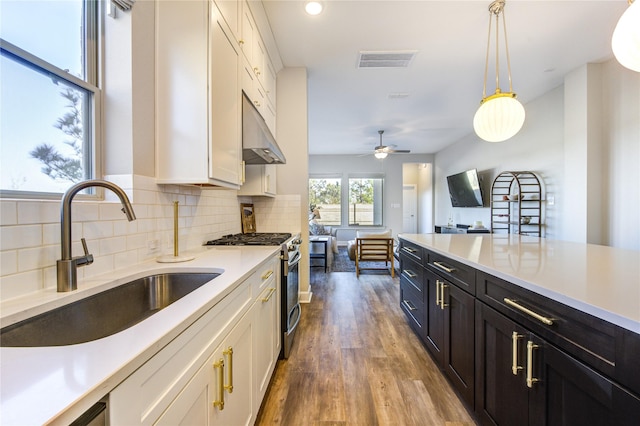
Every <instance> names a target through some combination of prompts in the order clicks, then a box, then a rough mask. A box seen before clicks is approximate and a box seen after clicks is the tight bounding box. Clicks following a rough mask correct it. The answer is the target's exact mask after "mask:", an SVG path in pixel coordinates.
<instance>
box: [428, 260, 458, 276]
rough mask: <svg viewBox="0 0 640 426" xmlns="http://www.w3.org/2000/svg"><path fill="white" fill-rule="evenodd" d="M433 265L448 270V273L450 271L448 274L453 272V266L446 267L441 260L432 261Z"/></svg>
mask: <svg viewBox="0 0 640 426" xmlns="http://www.w3.org/2000/svg"><path fill="white" fill-rule="evenodd" d="M433 266H435V267H437V268H438V269H441V270H443V271H445V272H448V273H450V274H451V273H453V272H455V268H450V267H448V266H447V265H445V264H444V263H442V262H433Z"/></svg>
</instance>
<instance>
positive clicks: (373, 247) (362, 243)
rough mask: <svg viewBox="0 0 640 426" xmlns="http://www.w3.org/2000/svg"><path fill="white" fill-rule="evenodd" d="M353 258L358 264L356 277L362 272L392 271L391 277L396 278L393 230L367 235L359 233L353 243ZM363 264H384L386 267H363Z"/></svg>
mask: <svg viewBox="0 0 640 426" xmlns="http://www.w3.org/2000/svg"><path fill="white" fill-rule="evenodd" d="M350 243H352V244H351V247H350V248H353V258H354V260H355V263H356V277H360V271H362V270H387V269H389V268H390V269H391V277H395V264H394V257H393V243H394V239H393V237H392V236H391V230H388V231H385V232H381V233H375V234H366V233H360V232H358V234H357V236H356V239H355V241H353V242H351V241H350ZM362 262H384V267H380V266H367V267H362V265H361V263H362Z"/></svg>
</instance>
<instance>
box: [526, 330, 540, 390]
mask: <svg viewBox="0 0 640 426" xmlns="http://www.w3.org/2000/svg"><path fill="white" fill-rule="evenodd" d="M538 347H539V346H538V345H536V344H534V343H533V342H532V341H531V340H529V341H528V342H527V387H528V388H532V387H533V384H534V383H536V382H539V381H540V379H536V378H535V377H533V350H534V349H538Z"/></svg>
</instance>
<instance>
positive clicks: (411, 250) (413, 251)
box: [402, 247, 418, 254]
mask: <svg viewBox="0 0 640 426" xmlns="http://www.w3.org/2000/svg"><path fill="white" fill-rule="evenodd" d="M402 250H404V251H406V252H408V253H411V254H414V253H415V252H417V251H418V250H416V249H412V248H411V247H402Z"/></svg>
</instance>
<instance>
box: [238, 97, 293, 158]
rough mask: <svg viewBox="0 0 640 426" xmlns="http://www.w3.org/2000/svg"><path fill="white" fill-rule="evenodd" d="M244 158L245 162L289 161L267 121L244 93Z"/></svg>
mask: <svg viewBox="0 0 640 426" xmlns="http://www.w3.org/2000/svg"><path fill="white" fill-rule="evenodd" d="M242 159H243V160H244V162H245V164H284V163H286V162H287V160H286V159H285V158H284V154H283V153H282V151H280V147H279V146H278V144H277V143H276V139H275V138H274V137H273V135H272V134H271V130H269V128H268V127H267V123H265V122H264V119H263V118H262V116H261V115H260V113H258V110H257V109H256V108H255V107H254V106H253V104H252V103H251V101H250V100H249V99H248V98H247V95H245V94H244V93H243V94H242Z"/></svg>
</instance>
